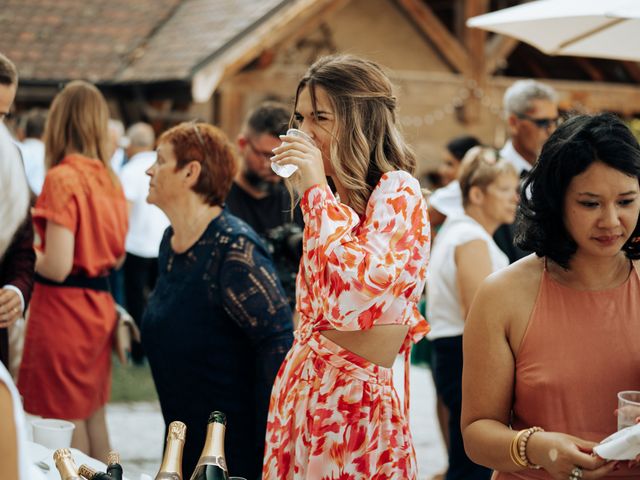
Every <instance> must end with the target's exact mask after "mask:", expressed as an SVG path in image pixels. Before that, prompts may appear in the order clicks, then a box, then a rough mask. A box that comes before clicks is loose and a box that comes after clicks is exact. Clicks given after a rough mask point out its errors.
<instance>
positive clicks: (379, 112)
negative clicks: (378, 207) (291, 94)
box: [292, 55, 416, 215]
mask: <svg viewBox="0 0 640 480" xmlns="http://www.w3.org/2000/svg"><path fill="white" fill-rule="evenodd" d="M316 87H322V88H323V89H324V90H325V92H326V93H327V96H328V97H329V99H330V101H331V103H332V107H333V109H334V114H335V118H336V120H337V121H336V122H335V127H334V131H333V132H331V133H332V136H333V141H332V142H331V147H330V158H329V159H328V160H329V161H330V162H331V166H332V168H333V171H334V172H335V174H336V177H337V178H338V180H339V181H340V183H341V184H342V185H343V186H344V187H345V189H346V190H347V195H348V198H347V199H342V200H343V201H345V200H346V203H348V204H349V205H350V206H351V207H352V208H353V209H354V210H355V211H356V212H357V213H358V214H360V215H362V214H364V213H365V210H366V207H367V202H368V201H369V197H370V196H371V192H372V191H373V189H374V188H375V186H376V185H377V184H378V182H379V181H380V177H382V175H384V174H385V173H387V172H390V171H393V170H404V171H407V172H409V173H411V174H413V173H414V171H415V167H416V159H415V156H414V154H413V152H412V150H411V149H410V148H409V146H408V145H407V144H406V142H405V140H404V138H403V137H402V134H401V133H400V130H399V128H398V125H397V124H396V97H395V96H394V95H393V91H392V85H391V81H390V80H389V78H388V77H387V75H386V74H385V72H384V71H383V69H382V67H380V65H378V64H377V63H375V62H372V61H369V60H365V59H362V58H359V57H356V56H353V55H331V56H327V57H323V58H320V59H319V60H317V61H316V62H315V63H314V64H313V65H311V67H309V70H308V71H307V73H306V74H305V76H304V77H303V78H302V80H301V81H300V83H299V84H298V88H297V91H296V99H295V105H297V104H298V98H299V96H300V93H301V92H302V91H303V90H304V89H305V88H308V89H309V95H310V97H311V103H312V107H313V110H314V114H317V111H316V108H317V105H316V90H315V89H316ZM292 124H295V121H294V120H293V119H292Z"/></svg>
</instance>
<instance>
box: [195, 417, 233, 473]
mask: <svg viewBox="0 0 640 480" xmlns="http://www.w3.org/2000/svg"><path fill="white" fill-rule="evenodd" d="M226 425H227V417H226V415H225V414H224V413H222V412H212V413H211V415H209V426H208V427H207V438H206V440H205V442H204V448H203V449H202V453H201V454H200V460H198V465H197V466H196V469H195V471H194V472H193V475H191V480H229V473H228V472H227V462H226V461H225V458H224V432H225V429H226Z"/></svg>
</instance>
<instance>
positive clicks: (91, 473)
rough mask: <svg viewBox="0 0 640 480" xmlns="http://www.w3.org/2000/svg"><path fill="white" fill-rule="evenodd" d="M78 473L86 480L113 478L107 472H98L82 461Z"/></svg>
mask: <svg viewBox="0 0 640 480" xmlns="http://www.w3.org/2000/svg"><path fill="white" fill-rule="evenodd" d="M78 473H79V474H80V475H82V476H83V477H84V478H86V479H87V480H113V479H112V478H111V477H110V476H109V475H108V474H106V473H104V472H98V471H96V470H94V469H93V468H91V467H90V466H89V465H85V464H84V463H83V464H82V465H80V468H79V469H78Z"/></svg>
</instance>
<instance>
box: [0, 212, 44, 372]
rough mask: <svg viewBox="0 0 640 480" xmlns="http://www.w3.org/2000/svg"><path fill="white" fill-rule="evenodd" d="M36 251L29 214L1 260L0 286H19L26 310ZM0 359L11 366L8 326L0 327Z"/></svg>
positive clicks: (31, 287)
mask: <svg viewBox="0 0 640 480" xmlns="http://www.w3.org/2000/svg"><path fill="white" fill-rule="evenodd" d="M35 264H36V253H35V251H34V250H33V225H32V224H31V214H29V215H27V218H26V219H25V221H24V223H23V224H22V226H21V227H20V228H19V229H18V231H17V232H16V234H15V236H14V237H13V241H12V242H11V245H10V246H9V248H8V249H7V251H6V253H5V255H4V257H3V258H2V260H1V261H0V288H2V287H3V286H4V285H7V284H10V285H13V286H15V287H17V288H18V289H19V290H20V292H22V296H23V297H24V307H25V310H26V308H27V305H28V304H29V300H30V299H31V291H32V290H33V274H34V271H35ZM0 360H2V363H4V364H5V366H6V367H7V369H8V368H9V337H8V332H7V329H6V328H0Z"/></svg>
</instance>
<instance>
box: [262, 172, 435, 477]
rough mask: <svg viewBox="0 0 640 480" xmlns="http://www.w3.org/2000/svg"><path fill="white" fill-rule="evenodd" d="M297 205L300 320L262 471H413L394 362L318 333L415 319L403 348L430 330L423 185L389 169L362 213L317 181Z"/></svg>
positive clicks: (283, 370)
mask: <svg viewBox="0 0 640 480" xmlns="http://www.w3.org/2000/svg"><path fill="white" fill-rule="evenodd" d="M300 205H301V207H302V211H303V214H304V220H305V231H304V245H303V257H302V262H301V265H300V271H299V273H298V281H297V288H296V297H297V299H296V300H297V310H298V312H299V313H300V324H299V325H298V329H297V331H296V332H295V341H294V344H293V346H292V348H291V350H290V351H289V353H288V354H287V357H286V358H285V360H284V362H283V364H282V366H281V367H280V371H279V373H278V376H277V378H276V380H275V383H274V386H273V391H272V394H271V405H270V408H269V417H268V422H267V437H266V451H265V457H264V469H263V479H264V480H302V479H305V480H334V479H338V478H342V479H353V480H359V479H363V480H364V479H367V480H383V479H384V480H387V479H388V480H391V479H393V480H396V479H403V480H413V479H415V478H416V475H417V473H416V459H415V452H414V449H413V443H412V440H411V433H410V431H409V421H408V418H407V417H406V413H407V409H408V404H407V403H405V406H404V407H405V408H403V406H402V405H401V403H400V401H399V399H398V396H397V394H396V392H395V390H394V388H393V384H392V378H391V369H389V368H384V367H381V366H378V365H375V364H373V363H371V362H369V361H367V360H365V359H364V358H362V357H359V356H358V355H356V354H354V353H352V352H350V351H348V350H346V349H343V348H342V347H340V346H338V345H336V344H335V343H333V342H331V341H330V340H328V339H327V338H326V337H324V336H322V335H321V334H320V332H321V331H323V330H329V329H337V330H343V331H356V330H365V329H368V328H371V327H373V326H374V325H390V324H395V325H408V326H409V333H408V334H407V337H406V339H405V344H404V346H403V351H405V352H408V350H409V348H410V345H411V341H412V340H413V341H416V340H418V339H420V338H422V337H424V336H425V335H426V333H427V332H428V330H429V326H428V325H427V323H426V321H425V319H424V318H423V317H422V316H421V315H420V313H419V312H418V308H417V302H418V300H419V299H420V295H421V293H422V291H423V289H424V285H425V281H426V280H425V279H426V267H427V260H428V255H429V220H428V217H427V208H426V203H425V201H424V199H423V197H422V193H421V191H420V186H419V184H418V182H417V180H416V179H415V178H413V177H412V176H411V175H409V174H408V173H406V172H390V173H387V174H385V175H383V176H382V178H381V180H380V182H379V183H378V185H377V186H376V188H375V189H374V191H373V192H372V194H371V197H370V199H369V202H368V205H367V210H366V213H365V216H364V217H363V218H362V219H361V218H360V217H358V215H357V214H356V212H354V211H353V210H352V209H351V208H349V207H348V206H346V205H344V204H342V203H339V202H338V201H337V200H336V198H335V197H334V196H333V194H332V193H331V190H330V189H329V188H328V187H324V188H321V187H319V186H315V187H312V188H310V189H309V190H307V192H306V193H305V195H304V197H303V198H302V201H301V203H300ZM406 378H407V377H405V385H406ZM405 388H406V387H405ZM405 392H406V398H405V401H407V400H408V396H409V391H408V389H407V390H405Z"/></svg>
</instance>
